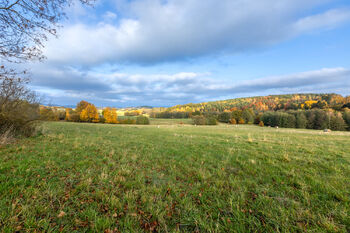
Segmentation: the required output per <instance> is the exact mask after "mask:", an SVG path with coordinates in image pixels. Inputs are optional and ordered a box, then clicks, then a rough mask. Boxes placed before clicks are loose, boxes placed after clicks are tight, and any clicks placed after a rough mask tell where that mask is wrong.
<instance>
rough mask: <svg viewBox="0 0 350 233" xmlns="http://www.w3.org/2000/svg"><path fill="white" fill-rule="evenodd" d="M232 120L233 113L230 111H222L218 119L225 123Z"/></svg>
mask: <svg viewBox="0 0 350 233" xmlns="http://www.w3.org/2000/svg"><path fill="white" fill-rule="evenodd" d="M230 120H231V113H230V112H222V113H220V114H219V116H218V121H220V122H223V123H229V122H230Z"/></svg>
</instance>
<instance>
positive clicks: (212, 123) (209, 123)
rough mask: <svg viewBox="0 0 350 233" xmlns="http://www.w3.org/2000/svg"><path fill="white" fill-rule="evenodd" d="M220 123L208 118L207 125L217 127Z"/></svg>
mask: <svg viewBox="0 0 350 233" xmlns="http://www.w3.org/2000/svg"><path fill="white" fill-rule="evenodd" d="M217 124H218V121H217V120H216V119H215V117H209V118H207V125H217Z"/></svg>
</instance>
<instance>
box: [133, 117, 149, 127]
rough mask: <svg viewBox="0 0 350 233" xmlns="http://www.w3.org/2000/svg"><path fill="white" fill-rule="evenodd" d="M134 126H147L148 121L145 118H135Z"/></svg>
mask: <svg viewBox="0 0 350 233" xmlns="http://www.w3.org/2000/svg"><path fill="white" fill-rule="evenodd" d="M136 124H138V125H149V119H148V117H146V116H138V117H137V118H136Z"/></svg>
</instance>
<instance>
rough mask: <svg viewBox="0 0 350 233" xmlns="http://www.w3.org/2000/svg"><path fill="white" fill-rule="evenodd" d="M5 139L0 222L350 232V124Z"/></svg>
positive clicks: (29, 227) (0, 159) (79, 132)
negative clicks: (342, 128)
mask: <svg viewBox="0 0 350 233" xmlns="http://www.w3.org/2000/svg"><path fill="white" fill-rule="evenodd" d="M42 127H43V135H41V136H37V137H34V138H29V139H22V140H19V141H18V142H17V143H16V144H12V145H7V146H5V147H3V148H0V232H14V231H20V232H34V231H36V232H58V231H63V232H143V231H146V232H147V231H148V232H349V231H350V133H349V132H331V133H324V132H322V131H315V130H296V129H275V128H267V127H265V128H261V127H257V126H250V125H238V126H234V125H218V126H202V127H195V126H192V125H189V121H188V120H161V119H155V120H151V125H147V126H139V125H107V124H83V123H67V122H52V123H44V125H43V126H42Z"/></svg>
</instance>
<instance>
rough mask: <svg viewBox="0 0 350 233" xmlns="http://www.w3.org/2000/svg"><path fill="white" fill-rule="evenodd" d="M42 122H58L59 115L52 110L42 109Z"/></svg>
mask: <svg viewBox="0 0 350 233" xmlns="http://www.w3.org/2000/svg"><path fill="white" fill-rule="evenodd" d="M40 120H42V121H58V120H59V118H58V114H57V115H56V114H55V113H54V111H53V110H52V109H51V108H46V107H41V108H40Z"/></svg>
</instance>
